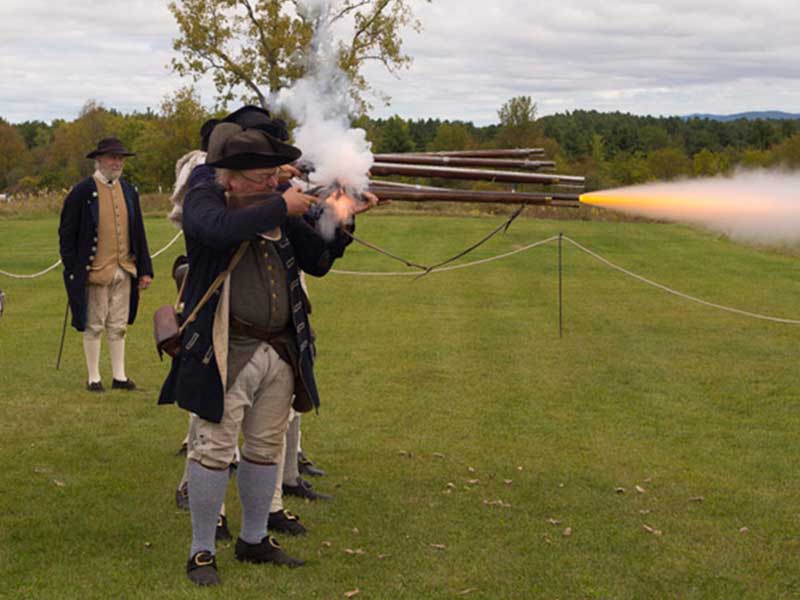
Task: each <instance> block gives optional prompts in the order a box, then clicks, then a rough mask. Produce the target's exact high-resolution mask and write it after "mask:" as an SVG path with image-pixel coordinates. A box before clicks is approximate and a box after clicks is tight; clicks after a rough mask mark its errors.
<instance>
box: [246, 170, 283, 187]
mask: <svg viewBox="0 0 800 600" xmlns="http://www.w3.org/2000/svg"><path fill="white" fill-rule="evenodd" d="M279 171H280V167H275V168H274V169H270V170H269V171H266V170H261V171H259V173H258V174H256V175H255V176H253V175H252V174H251V175H248V174H247V173H246V172H245V171H239V175H241V177H242V179H246V180H247V181H250V182H252V183H259V184H264V183H267V182H268V181H269V180H270V179H272V178H273V177H277V176H278V172H279Z"/></svg>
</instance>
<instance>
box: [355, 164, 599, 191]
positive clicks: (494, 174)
mask: <svg viewBox="0 0 800 600" xmlns="http://www.w3.org/2000/svg"><path fill="white" fill-rule="evenodd" d="M370 173H372V174H373V175H402V176H405V177H438V178H441V179H464V180H482V181H501V182H507V183H534V184H544V185H558V184H561V183H570V184H580V185H583V183H584V178H583V177H578V176H575V175H557V174H555V173H553V174H549V173H519V172H516V171H492V170H489V169H460V168H456V167H431V166H427V165H403V164H397V163H381V162H378V163H375V164H373V165H372V167H371V168H370Z"/></svg>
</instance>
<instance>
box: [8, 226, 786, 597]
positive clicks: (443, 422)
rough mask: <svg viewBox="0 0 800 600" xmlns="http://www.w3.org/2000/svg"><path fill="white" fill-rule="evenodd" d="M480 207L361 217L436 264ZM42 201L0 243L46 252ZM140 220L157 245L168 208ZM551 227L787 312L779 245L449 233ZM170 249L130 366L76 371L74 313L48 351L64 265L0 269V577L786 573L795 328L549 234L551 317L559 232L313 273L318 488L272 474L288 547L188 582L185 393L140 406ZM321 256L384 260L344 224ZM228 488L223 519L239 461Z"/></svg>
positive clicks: (62, 589)
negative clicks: (418, 268)
mask: <svg viewBox="0 0 800 600" xmlns="http://www.w3.org/2000/svg"><path fill="white" fill-rule="evenodd" d="M376 213H377V211H376ZM500 222H501V218H500V217H461V218H456V217H445V216H431V215H427V216H426V215H417V216H410V215H398V214H391V215H381V214H379V213H377V214H370V215H368V216H367V217H365V218H362V219H361V221H360V222H359V228H358V233H359V234H360V235H361V236H363V237H364V238H366V239H368V240H370V241H372V242H374V243H377V244H379V245H381V246H383V247H385V248H387V249H389V250H392V251H394V252H396V253H398V254H400V255H403V256H407V257H408V258H411V259H415V260H417V261H420V262H423V263H432V262H436V261H437V260H441V259H443V258H446V257H447V256H449V255H451V254H453V253H455V252H457V251H458V250H461V249H462V248H463V247H465V246H467V245H469V244H470V243H472V242H473V241H476V240H478V239H480V238H481V237H482V236H483V235H484V234H485V233H486V232H488V231H489V230H491V229H492V228H493V227H495V226H496V225H497V224H499V223H500ZM56 228H57V222H56V219H55V218H53V217H52V216H43V217H39V218H36V219H32V220H26V219H24V218H15V219H11V220H0V269H5V270H9V271H13V272H17V273H30V272H34V271H38V270H40V269H42V268H44V267H46V266H48V265H50V264H52V262H54V261H55V260H56V258H57V239H56V238H57V234H56ZM147 230H148V234H149V237H150V245H151V249H153V250H155V249H157V248H160V247H162V246H163V245H164V244H165V243H166V241H167V240H169V239H170V238H171V237H172V235H173V234H174V230H173V229H172V228H171V226H169V225H168V223H167V222H166V220H165V219H163V218H155V217H152V218H148V219H147ZM559 231H563V232H564V233H565V234H566V235H568V236H570V237H573V238H574V239H576V240H578V241H580V242H581V243H583V244H585V245H587V246H588V247H590V248H592V249H593V250H595V251H597V252H599V253H601V254H603V255H605V256H607V257H608V258H609V259H611V260H613V261H615V262H617V263H619V264H621V265H623V266H625V267H627V268H629V269H631V270H633V271H636V272H638V273H641V274H642V275H645V276H647V277H650V278H652V279H655V280H656V281H659V282H661V283H664V284H666V285H669V286H672V287H675V288H677V289H680V290H683V291H686V292H688V293H691V294H693V295H696V296H700V297H702V298H705V299H707V300H710V301H713V302H718V303H720V304H726V305H732V306H736V307H739V308H742V309H745V310H752V311H755V312H761V313H766V314H769V315H775V316H782V317H788V318H800V302H798V299H800V263H798V260H797V258H796V257H792V256H788V255H786V254H785V253H784V254H780V253H776V252H770V251H764V250H756V249H752V248H748V247H744V246H741V245H736V244H733V243H730V242H728V241H726V240H724V239H719V238H717V237H716V236H714V235H711V234H708V233H706V232H702V231H697V230H693V229H689V228H686V227H681V226H675V225H656V224H646V223H596V222H584V221H558V222H556V221H540V220H533V219H521V220H519V221H518V222H516V223H514V225H513V226H512V227H511V229H510V230H509V232H508V233H507V234H505V235H502V236H498V237H497V238H495V239H493V240H492V241H491V242H489V243H488V244H487V245H485V246H483V247H481V248H480V249H479V250H478V251H476V253H474V254H473V255H470V258H469V259H474V258H484V257H489V256H493V255H495V254H499V253H501V252H505V251H508V250H511V249H513V248H515V247H519V246H522V245H524V244H527V243H530V242H533V241H536V240H539V239H542V238H545V237H549V236H551V235H553V234H556V233H558V232H559ZM180 248H182V244H179V245H176V246H174V247H173V248H172V249H170V250H169V251H167V252H166V253H165V254H164V255H162V256H160V257H159V258H157V259H156V260H155V268H156V281H155V282H154V287H153V288H152V289H151V290H149V291H148V292H147V293H146V294H145V296H144V298H143V301H142V305H141V312H140V317H139V320H138V322H137V323H136V325H134V326H133V328H132V329H131V330H130V333H129V342H128V372H129V374H130V376H131V377H132V378H133V379H135V380H136V382H137V383H138V384H139V386H140V391H137V392H135V393H127V394H126V393H122V392H114V393H112V392H110V391H109V392H107V393H105V394H103V395H92V394H89V393H87V392H85V391H84V390H83V386H84V383H85V367H84V365H83V354H82V346H81V338H80V336H79V335H78V334H76V333H75V332H74V331H71V330H70V331H69V332H68V335H67V342H66V348H65V352H64V359H63V366H62V369H61V370H60V371H56V370H55V368H54V367H55V361H56V356H57V350H58V341H59V335H60V328H61V319H62V317H63V312H64V304H65V296H64V292H63V288H62V285H61V278H60V273H59V272H53V273H50V274H49V275H47V276H45V277H42V278H40V279H36V280H30V281H19V280H12V279H8V278H6V277H2V276H0V287H1V288H2V289H3V290H4V291H5V292H6V294H7V296H8V303H7V308H6V312H5V315H4V316H3V317H2V318H0V407H1V408H2V412H3V418H2V419H0V466H1V467H2V470H1V471H0V472H2V477H0V483H2V485H1V486H0V597H4V598H6V597H7V598H193V599H194V598H242V599H249V598H252V599H261V598H301V599H310V598H331V599H333V598H344V597H345V594H346V593H347V592H352V591H355V590H358V591H359V593H358V594H357V595H355V596H353V597H355V598H357V599H360V598H364V599H367V598H386V599H394V598H408V599H416V598H425V599H427V598H432V599H433V598H437V599H438V598H442V599H444V598H462V597H463V598H482V599H488V598H546V599H556V598H560V599H571V598H577V599H589V598H591V599H595V598H604V599H610V598H614V599H623V598H624V599H627V598H630V599H641V598H644V599H649V598H671V599H673V598H674V599H690V598H697V599H700V598H714V599H717V598H718V599H726V600H727V599H735V598H746V599H760V598H763V599H776V598H798V597H800V568H799V567H800V494H799V493H798V492H799V490H800V484H799V483H798V467H797V460H798V456H800V452H799V450H800V436H798V432H800V411H798V390H799V389H800V381H799V380H798V369H797V360H796V356H797V352H798V341H800V327H799V326H797V325H780V324H774V323H769V322H763V321H756V320H752V319H748V318H745V317H741V316H737V315H733V314H728V313H724V312H719V311H715V310H713V309H710V308H706V307H703V306H699V305H696V304H690V303H687V302H685V301H683V300H680V299H678V298H676V297H673V296H670V295H667V294H665V293H663V292H661V291H659V290H656V289H653V288H650V287H645V286H643V285H642V284H640V283H638V282H636V281H634V280H632V279H629V278H626V277H625V276H623V275H621V274H619V273H617V272H614V271H610V270H608V269H607V268H605V267H603V266H602V265H600V264H599V263H597V262H596V261H594V260H593V259H591V258H590V257H588V256H586V255H584V254H582V253H580V252H579V251H578V250H577V249H574V248H572V247H570V246H567V245H565V247H564V267H565V273H564V337H563V338H562V339H559V335H558V305H557V270H556V256H557V251H556V246H555V245H554V244H550V245H547V246H545V247H540V248H535V249H533V250H530V251H528V252H524V253H520V254H517V255H515V256H513V257H511V258H507V259H504V260H501V261H497V262H493V263H490V264H486V265H482V266H478V267H474V268H469V269H463V270H458V271H453V272H450V273H441V274H432V275H430V276H428V277H426V278H424V279H421V280H419V281H413V280H412V279H411V278H406V277H353V276H346V275H339V274H330V275H329V276H328V277H326V278H324V279H322V280H315V281H312V282H311V299H312V302H313V305H314V313H313V315H312V320H313V324H314V326H315V329H316V330H317V333H318V336H319V340H318V346H319V356H318V363H317V374H318V381H319V385H320V390H321V393H322V396H323V398H322V408H321V412H320V414H319V416H314V415H309V416H306V417H304V420H303V431H304V433H303V442H304V443H303V445H304V448H305V450H306V451H307V453H308V454H309V455H310V456H311V457H312V458H313V459H314V460H315V461H316V462H317V463H318V464H319V465H320V466H322V467H324V468H325V469H327V470H328V472H329V475H328V476H327V477H325V478H323V479H321V480H315V481H314V483H315V485H316V486H317V487H318V488H319V489H320V490H322V491H327V492H331V493H333V494H334V495H335V499H334V500H333V501H332V502H330V503H326V504H319V505H317V504H302V503H299V502H292V501H291V499H289V500H287V505H288V507H289V508H290V509H292V510H294V511H295V512H297V513H299V514H300V515H301V516H302V518H303V522H304V523H305V524H306V525H307V526H308V527H309V529H310V533H309V535H307V536H305V537H304V538H302V539H291V538H288V539H287V538H283V540H282V541H283V542H284V546H285V548H286V549H287V550H288V551H289V553H291V554H293V555H295V556H299V557H302V558H305V559H307V560H308V564H307V565H306V566H305V567H304V568H302V569H299V570H292V571H289V570H282V569H278V568H274V567H270V566H253V565H244V564H240V563H238V562H237V561H236V560H235V559H234V557H233V549H232V547H231V546H230V545H223V546H221V547H219V548H218V561H219V566H220V574H221V577H222V579H223V585H222V586H221V587H220V588H217V589H213V590H200V589H196V588H194V586H192V585H191V584H190V583H189V582H188V580H187V579H186V577H185V574H184V571H183V569H184V563H185V560H186V554H187V552H188V545H189V537H190V526H189V517H188V514H187V513H183V512H181V511H179V510H177V509H176V508H175V505H174V498H173V492H174V488H175V485H176V484H177V481H178V478H179V476H180V473H181V470H182V460H181V459H180V458H178V457H176V456H174V454H175V451H176V450H177V449H178V447H179V445H180V442H181V440H182V438H183V436H184V433H185V426H186V415H185V413H184V412H183V411H181V410H180V409H178V408H175V407H157V406H156V405H155V399H156V396H157V393H158V390H159V387H160V384H161V381H162V380H163V378H164V376H165V374H166V372H167V364H166V363H159V361H158V358H157V355H156V353H155V351H154V348H153V343H152V339H151V335H152V333H151V318H152V313H153V311H154V310H155V308H156V307H158V306H159V305H161V304H165V303H168V302H171V301H172V300H173V299H174V286H173V285H172V283H171V281H170V280H169V275H168V273H169V268H170V265H171V263H172V260H173V258H174V257H175V256H176V255H177V254H178V253H179V251H180ZM469 259H468V260H469ZM337 267H338V268H341V269H351V270H363V271H381V270H383V271H395V270H398V268H399V269H400V270H402V269H403V267H402V265H399V264H397V263H393V262H391V261H389V260H388V259H387V258H385V257H383V256H380V255H378V254H375V253H373V252H371V251H369V250H366V249H364V248H361V247H351V249H350V250H349V251H348V255H347V256H346V258H345V259H344V260H343V261H341V262H340V263H338V264H337ZM102 372H103V376H104V379H105V380H106V382H109V381H110V378H111V374H110V366H109V361H108V358H107V354H106V349H105V346H104V353H103V358H102ZM637 486H638V490H637ZM618 488H624V492H621V491H619V490H618ZM228 501H229V506H230V510H229V513H230V522H231V529H232V530H233V532H234V535H235V533H236V530H237V528H238V523H239V510H238V506H237V501H236V491H235V486H231V487H230V489H229V494H228ZM497 501H500V502H497ZM568 528H569V529H568Z"/></svg>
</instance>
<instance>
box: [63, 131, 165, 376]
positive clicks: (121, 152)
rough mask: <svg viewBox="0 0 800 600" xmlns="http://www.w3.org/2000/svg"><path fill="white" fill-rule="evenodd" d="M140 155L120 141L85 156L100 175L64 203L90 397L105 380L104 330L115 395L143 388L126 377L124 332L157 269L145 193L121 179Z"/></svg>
mask: <svg viewBox="0 0 800 600" xmlns="http://www.w3.org/2000/svg"><path fill="white" fill-rule="evenodd" d="M128 156H134V153H133V152H129V151H128V150H126V149H125V147H124V146H123V145H122V142H120V141H119V140H118V139H117V138H115V137H110V138H105V139H102V140H100V142H99V143H98V144H97V148H96V149H94V150H93V151H91V152H90V153H89V154H87V155H86V158H89V159H92V158H93V159H95V172H94V174H93V175H92V176H90V177H87V178H86V179H84V180H82V181H80V182H79V183H78V184H77V185H75V187H73V188H72V190H71V191H70V193H69V195H68V196H67V197H66V199H65V200H64V206H63V208H62V210H61V222H60V225H59V228H58V236H59V247H60V248H59V249H60V253H61V261H62V263H63V264H64V285H65V287H66V290H67V296H68V299H69V306H70V310H71V311H72V326H73V327H74V328H75V329H76V330H78V331H81V332H83V350H84V354H85V355H86V368H87V370H88V381H87V383H86V389H88V390H89V391H90V392H102V391H104V388H103V384H102V383H101V381H100V339H101V335H102V333H103V332H104V331H105V333H106V336H107V338H108V348H109V353H110V354H111V368H112V371H113V381H112V384H111V387H112V389H122V390H128V391H131V390H133V389H135V388H136V385H135V384H134V383H133V381H132V380H131V379H129V378H128V376H127V375H126V373H125V333H126V331H127V326H128V325H130V324H132V323H133V322H134V320H135V318H136V311H137V308H138V305H139V290H143V289H146V288H147V287H148V286H149V285H150V282H151V281H152V278H153V265H152V263H151V260H150V251H149V250H148V248H147V238H146V236H145V231H144V222H143V220H142V209H141V206H140V205H139V194H138V193H137V191H136V189H135V188H134V187H133V186H132V185H131V184H130V183H128V182H127V181H124V180H122V179H120V176H121V175H122V169H123V167H124V165H125V158H126V157H128Z"/></svg>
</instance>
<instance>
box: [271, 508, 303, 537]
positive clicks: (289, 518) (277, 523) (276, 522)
mask: <svg viewBox="0 0 800 600" xmlns="http://www.w3.org/2000/svg"><path fill="white" fill-rule="evenodd" d="M267 529H269V530H270V531H275V532H278V533H286V534H288V535H303V534H304V533H306V531H307V530H306V528H305V527H303V524H302V523H301V522H300V517H298V516H297V515H293V514H292V513H290V512H289V511H288V510H279V511H277V512H273V513H269V519H267Z"/></svg>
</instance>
